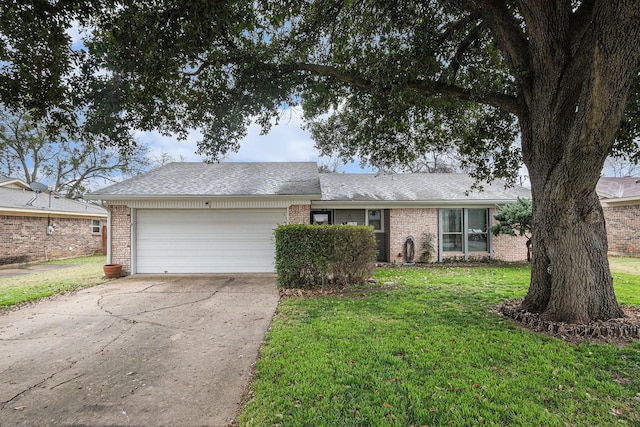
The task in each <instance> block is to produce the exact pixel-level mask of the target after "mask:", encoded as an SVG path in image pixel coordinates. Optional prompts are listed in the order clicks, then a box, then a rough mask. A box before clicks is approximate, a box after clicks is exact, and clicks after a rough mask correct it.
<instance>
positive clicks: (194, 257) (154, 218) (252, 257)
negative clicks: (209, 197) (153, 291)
mask: <svg viewBox="0 0 640 427" xmlns="http://www.w3.org/2000/svg"><path fill="white" fill-rule="evenodd" d="M285 223H286V210H285V209H252V210H177V209H176V210H144V209H140V210H138V212H137V219H136V264H137V265H136V267H137V269H136V270H137V272H138V273H165V272H166V273H244V272H272V271H274V269H275V267H274V262H275V261H274V259H275V240H274V237H273V230H274V228H276V227H277V226H278V225H279V224H285Z"/></svg>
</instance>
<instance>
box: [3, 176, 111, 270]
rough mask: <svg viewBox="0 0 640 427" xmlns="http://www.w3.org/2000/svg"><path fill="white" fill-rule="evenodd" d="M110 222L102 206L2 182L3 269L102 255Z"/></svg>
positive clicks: (15, 182) (14, 181) (11, 181)
mask: <svg viewBox="0 0 640 427" xmlns="http://www.w3.org/2000/svg"><path fill="white" fill-rule="evenodd" d="M106 219H107V212H106V210H105V209H103V208H101V207H99V206H95V205H93V204H89V203H87V202H84V201H75V200H69V199H65V198H61V197H58V196H55V195H53V194H50V193H49V192H43V193H37V192H34V191H32V190H31V188H30V186H29V185H28V184H26V183H25V182H23V181H21V180H19V179H13V178H0V241H1V242H2V244H1V245H0V265H8V264H21V263H26V262H33V261H46V260H51V259H59V258H69V257H74V256H80V255H89V254H94V253H100V252H102V250H103V243H106V241H105V242H103V232H102V231H103V226H106ZM105 237H106V236H105Z"/></svg>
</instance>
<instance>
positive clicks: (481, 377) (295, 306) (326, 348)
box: [239, 266, 640, 426]
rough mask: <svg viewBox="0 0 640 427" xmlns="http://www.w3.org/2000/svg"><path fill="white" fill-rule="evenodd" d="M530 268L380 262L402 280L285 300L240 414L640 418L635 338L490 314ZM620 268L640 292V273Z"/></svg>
mask: <svg viewBox="0 0 640 427" xmlns="http://www.w3.org/2000/svg"><path fill="white" fill-rule="evenodd" d="M529 271H530V270H529V268H528V267H509V266H508V267H476V268H464V267H444V268H432V269H379V270H377V272H376V278H377V279H378V280H379V281H380V282H381V283H389V282H393V283H396V284H398V285H400V287H399V288H398V289H393V290H385V291H378V292H366V291H363V292H355V293H351V294H348V295H334V296H323V297H314V298H287V299H284V300H282V301H281V304H280V307H279V309H278V311H277V314H276V317H275V318H274V321H273V324H272V327H271V330H270V332H269V333H268V335H267V339H266V344H265V346H264V347H263V349H262V352H261V358H260V360H259V361H258V364H257V366H256V376H255V380H254V382H253V384H252V386H251V391H250V399H249V401H248V402H247V404H246V406H245V409H244V411H243V413H242V414H241V415H240V418H239V424H240V425H243V426H244V425H248V426H254V425H255V426H263V425H278V426H298V425H322V426H358V425H362V426H365V425H366V426H421V425H461V426H462V425H463V426H472V425H479V426H480V425H494V426H519V425H523V426H524V425H526V426H530V425H538V426H539V425H545V426H586V425H602V426H607V425H611V426H613V425H616V426H619V425H639V424H640V411H638V408H639V407H640V343H637V342H636V343H633V344H631V345H629V346H624V347H617V346H615V345H602V344H592V343H583V344H580V345H575V344H570V343H565V342H563V341H561V340H559V339H556V338H551V337H547V336H543V335H539V334H535V333H532V332H529V331H526V330H523V329H519V328H517V327H516V326H515V325H514V324H513V323H512V322H510V321H509V320H507V319H504V318H501V317H500V316H498V315H497V314H496V312H495V308H496V306H497V305H498V304H499V303H500V302H501V301H504V300H506V299H510V298H519V297H522V296H524V295H525V293H526V290H527V287H528V283H529ZM614 276H616V281H617V282H620V284H619V285H616V292H617V294H618V298H619V300H620V302H621V303H622V304H626V305H638V303H639V301H638V300H637V297H636V295H637V294H638V293H639V292H638V289H640V276H637V275H635V274H629V273H623V276H619V275H618V273H616V274H614Z"/></svg>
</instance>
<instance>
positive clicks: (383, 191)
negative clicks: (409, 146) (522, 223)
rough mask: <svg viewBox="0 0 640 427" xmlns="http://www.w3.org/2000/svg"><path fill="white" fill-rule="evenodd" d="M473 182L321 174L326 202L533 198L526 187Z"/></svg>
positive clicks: (448, 177) (434, 176)
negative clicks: (478, 185) (480, 186)
mask: <svg viewBox="0 0 640 427" xmlns="http://www.w3.org/2000/svg"><path fill="white" fill-rule="evenodd" d="M474 182H475V180H474V178H472V177H470V176H469V175H465V174H438V173H430V174H428V173H413V174H393V175H374V174H320V185H321V187H322V200H323V201H354V202H371V201H396V202H415V201H429V202H438V201H470V200H474V201H487V202H489V201H490V202H510V201H515V200H516V199H517V198H518V197H523V198H531V192H530V191H529V190H528V189H526V188H524V187H510V188H505V182H503V181H495V182H494V183H493V184H491V185H489V184H484V185H483V191H478V190H474V191H471V188H472V186H473V184H474Z"/></svg>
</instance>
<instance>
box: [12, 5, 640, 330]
mask: <svg viewBox="0 0 640 427" xmlns="http://www.w3.org/2000/svg"><path fill="white" fill-rule="evenodd" d="M1 15H2V18H0V25H1V27H0V28H1V32H2V35H3V44H4V45H3V46H2V47H0V62H1V63H2V66H0V96H2V100H3V102H4V103H5V104H7V105H8V106H9V107H11V108H17V107H21V108H35V109H37V111H38V112H39V113H40V114H42V115H46V116H47V117H50V118H51V119H52V122H54V123H65V121H64V120H63V119H64V118H65V117H68V116H69V115H70V113H69V112H70V111H72V110H73V111H76V110H74V108H75V109H78V108H80V109H81V111H83V112H84V113H83V117H84V118H85V119H86V122H84V124H83V125H82V127H81V130H82V131H83V132H89V133H91V134H92V135H102V139H101V140H102V141H104V142H106V143H111V144H114V145H119V146H121V147H126V146H127V144H128V143H129V142H128V140H127V138H126V135H127V132H126V131H127V130H131V129H143V130H146V129H159V130H160V131H162V132H164V133H169V134H176V135H178V136H185V135H186V133H187V132H188V131H189V130H190V129H192V128H198V129H200V130H201V131H202V133H203V136H204V137H203V140H202V141H201V143H200V144H199V149H200V151H201V153H203V154H205V155H208V156H210V157H212V158H216V157H218V156H224V155H225V154H226V153H227V152H228V151H229V150H235V149H237V148H238V144H239V141H240V140H241V138H242V137H243V136H244V135H246V132H247V126H248V125H249V123H250V122H251V121H252V120H256V121H257V122H258V123H260V124H262V125H263V127H264V128H265V130H268V128H269V126H270V124H271V123H272V121H271V120H272V118H273V117H279V115H280V114H282V113H283V111H286V109H287V108H288V107H289V106H291V105H302V107H303V110H304V114H305V118H306V120H307V121H308V122H309V123H310V126H312V127H313V126H316V128H318V129H322V128H323V127H324V128H327V127H328V128H330V129H338V130H339V131H340V134H341V135H343V137H344V138H342V139H340V141H335V144H336V146H338V145H340V148H341V149H342V151H343V152H344V153H346V154H347V156H348V155H357V156H362V157H367V158H369V159H372V161H374V162H375V163H377V164H378V165H385V164H388V165H398V164H403V163H407V162H409V161H411V160H412V159H414V158H415V157H416V155H419V154H421V153H424V152H425V147H441V146H451V145H453V146H455V147H456V150H457V151H458V152H459V153H460V155H461V156H462V158H463V166H464V167H469V168H471V170H472V171H473V173H474V174H475V176H476V177H478V178H492V177H506V178H513V177H514V176H515V173H516V171H517V170H518V168H519V164H520V161H521V160H523V161H524V163H525V164H526V166H527V167H528V169H529V176H530V178H531V184H532V193H533V206H534V208H533V222H534V227H535V229H536V235H535V236H534V246H535V248H536V256H535V257H534V260H533V266H532V282H531V288H530V292H529V294H528V295H527V298H526V299H525V301H524V302H523V308H524V309H528V310H530V311H537V312H540V313H542V316H543V317H548V318H553V319H557V320H568V321H587V320H593V319H605V318H610V317H616V316H619V315H621V314H622V311H621V310H620V309H619V307H618V306H617V302H616V301H615V296H614V293H613V287H612V279H611V274H610V272H609V269H608V263H607V260H606V252H607V247H606V245H607V243H606V231H605V228H604V219H603V215H602V208H601V207H600V205H599V202H598V199H597V194H596V193H595V185H596V183H597V180H598V178H599V175H600V171H601V170H602V166H603V163H604V161H605V159H606V157H607V156H608V155H610V154H619V155H626V156H629V157H631V158H637V157H638V144H637V141H638V132H639V131H640V129H639V127H638V125H637V123H638V117H639V116H638V115H637V108H638V107H637V106H638V105H639V101H638V100H639V99H640V90H638V88H639V87H640V85H639V78H638V71H639V63H640V2H639V1H638V0H611V1H594V0H582V1H575V0H554V1H540V0H535V1H534V0H516V1H507V0H474V1H462V0H439V1H436V0H433V1H428V2H411V1H402V2H394V1H391V2H389V1H386V0H385V1H381V0H358V1H352V0H343V1H338V0H334V1H331V0H320V1H313V2H308V1H302V0H289V1H284V2H283V1H278V2H276V1H271V0H259V1H255V2H241V1H237V0H230V1H224V2H210V1H204V0H201V1H197V0H196V1H177V0H156V1H153V2H143V1H122V2H119V1H89V0H84V1H83V0H80V1H75V2H67V1H64V0H58V1H57V2H49V1H44V0H30V1H26V0H22V1H5V2H2V14H1ZM73 20H77V22H79V23H80V25H87V28H88V29H89V30H90V31H89V32H90V34H89V35H88V36H87V39H86V40H85V46H86V47H87V50H86V51H82V52H77V51H74V50H73V49H70V48H69V38H68V36H66V34H65V33H64V29H65V28H67V27H69V26H70V25H71V23H72V21H73ZM28 55H32V57H28ZM327 114H328V116H326V115H327ZM58 116H61V117H62V118H63V119H59V117H58ZM67 122H68V123H71V122H73V120H72V119H69V120H68V121H67ZM516 135H519V136H520V139H519V143H518V140H517V139H516ZM585 231H586V232H585ZM594 248H595V249H594ZM585 265H587V266H588V268H585V267H584V266H585ZM550 271H551V272H553V273H548V272H550ZM578 288H580V289H581V290H583V291H580V292H577V289H578ZM576 295H579V297H576Z"/></svg>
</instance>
